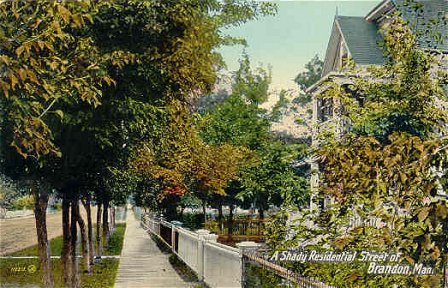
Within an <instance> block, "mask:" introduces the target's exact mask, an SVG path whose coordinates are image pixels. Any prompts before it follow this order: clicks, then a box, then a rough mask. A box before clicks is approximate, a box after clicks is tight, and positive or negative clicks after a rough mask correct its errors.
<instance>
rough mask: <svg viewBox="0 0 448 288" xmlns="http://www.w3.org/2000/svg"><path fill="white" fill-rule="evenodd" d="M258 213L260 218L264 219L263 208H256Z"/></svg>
mask: <svg viewBox="0 0 448 288" xmlns="http://www.w3.org/2000/svg"><path fill="white" fill-rule="evenodd" d="M258 215H259V218H260V220H263V219H264V209H263V208H260V209H258Z"/></svg>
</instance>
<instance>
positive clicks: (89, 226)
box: [82, 195, 94, 273]
mask: <svg viewBox="0 0 448 288" xmlns="http://www.w3.org/2000/svg"><path fill="white" fill-rule="evenodd" d="M90 198H91V196H90V195H87V198H86V201H85V202H82V204H83V206H84V209H85V210H86V214H87V242H88V245H89V248H88V250H89V267H88V268H87V270H88V271H89V273H90V272H91V271H92V269H91V268H92V267H91V266H92V265H93V256H94V250H93V225H92V210H91V209H90V203H91V201H90Z"/></svg>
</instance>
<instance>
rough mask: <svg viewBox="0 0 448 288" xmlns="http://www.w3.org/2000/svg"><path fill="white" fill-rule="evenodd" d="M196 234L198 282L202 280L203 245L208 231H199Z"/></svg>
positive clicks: (208, 233)
mask: <svg viewBox="0 0 448 288" xmlns="http://www.w3.org/2000/svg"><path fill="white" fill-rule="evenodd" d="M196 233H197V234H198V262H197V263H198V279H199V281H203V280H204V268H205V266H204V264H205V263H204V260H205V251H204V250H205V248H204V243H205V241H206V238H207V236H209V235H210V231H208V230H205V229H199V230H197V231H196Z"/></svg>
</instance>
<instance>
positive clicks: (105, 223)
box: [103, 200, 109, 245]
mask: <svg viewBox="0 0 448 288" xmlns="http://www.w3.org/2000/svg"><path fill="white" fill-rule="evenodd" d="M108 240H109V201H106V200H104V201H103V245H106V243H107V241H108Z"/></svg>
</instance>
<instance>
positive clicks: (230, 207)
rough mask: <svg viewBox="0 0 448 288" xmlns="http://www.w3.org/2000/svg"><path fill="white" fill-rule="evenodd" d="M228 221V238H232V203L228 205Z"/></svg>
mask: <svg viewBox="0 0 448 288" xmlns="http://www.w3.org/2000/svg"><path fill="white" fill-rule="evenodd" d="M229 210H230V211H229V221H228V230H229V231H228V235H229V239H232V234H233V204H230V205H229Z"/></svg>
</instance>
